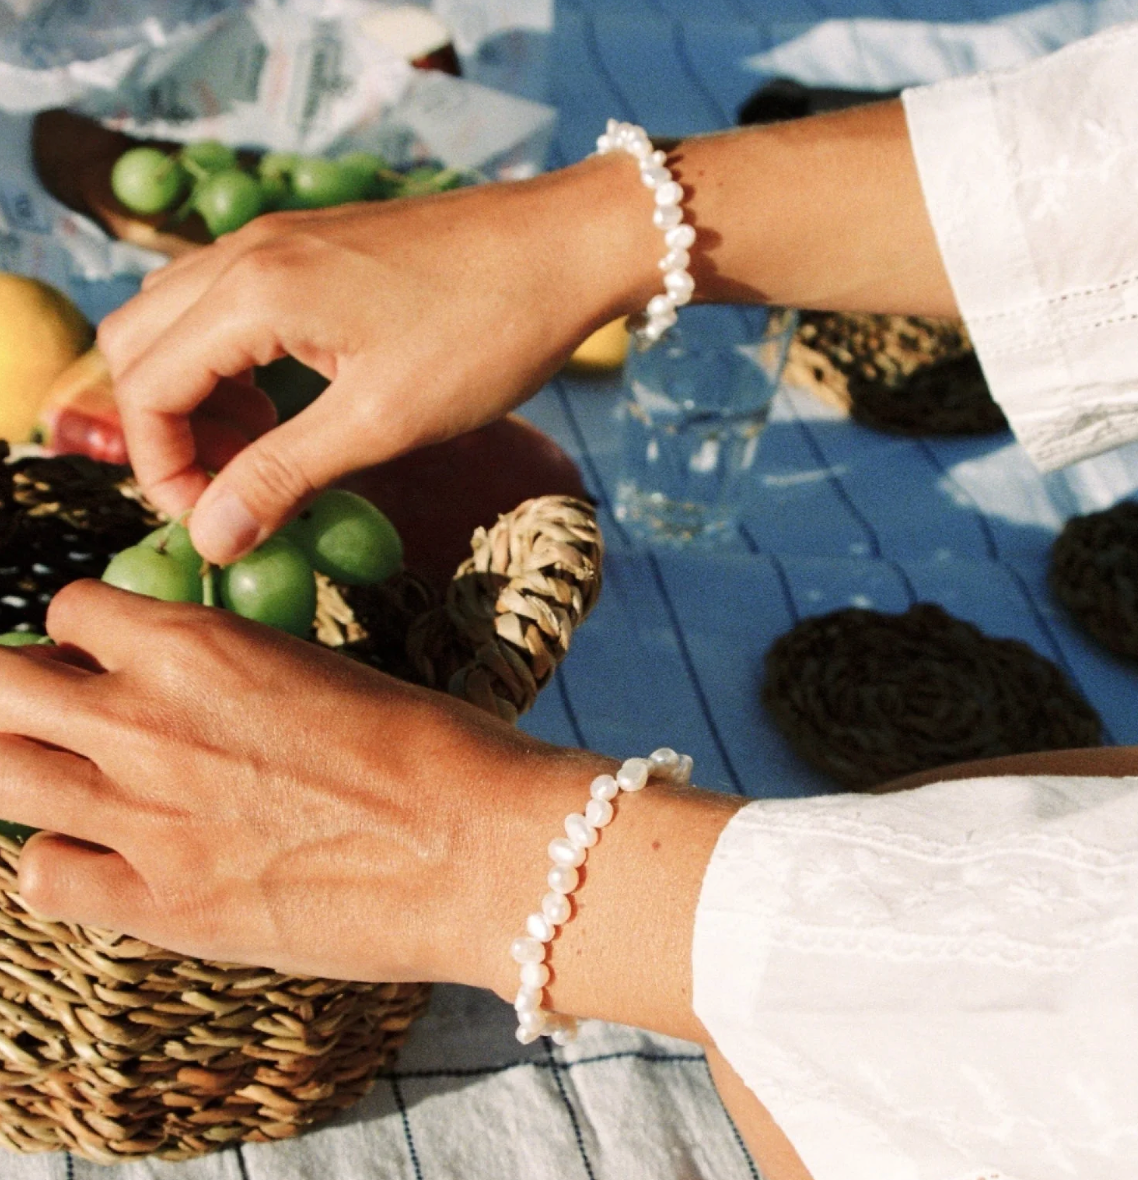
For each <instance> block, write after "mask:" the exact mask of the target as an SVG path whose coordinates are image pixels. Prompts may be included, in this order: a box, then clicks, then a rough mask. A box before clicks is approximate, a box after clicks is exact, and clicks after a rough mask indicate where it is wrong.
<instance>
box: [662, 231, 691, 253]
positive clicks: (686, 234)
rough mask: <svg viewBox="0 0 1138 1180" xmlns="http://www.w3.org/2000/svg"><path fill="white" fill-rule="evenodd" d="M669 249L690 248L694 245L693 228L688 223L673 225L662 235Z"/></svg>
mask: <svg viewBox="0 0 1138 1180" xmlns="http://www.w3.org/2000/svg"><path fill="white" fill-rule="evenodd" d="M664 245H665V246H667V247H668V249H669V250H690V249H691V248H692V246H694V245H695V230H694V229H693V228H692V227H691V226H690V225H674V226H672V228H671V229H670V230H668V232H667V233H666V234H665V235H664Z"/></svg>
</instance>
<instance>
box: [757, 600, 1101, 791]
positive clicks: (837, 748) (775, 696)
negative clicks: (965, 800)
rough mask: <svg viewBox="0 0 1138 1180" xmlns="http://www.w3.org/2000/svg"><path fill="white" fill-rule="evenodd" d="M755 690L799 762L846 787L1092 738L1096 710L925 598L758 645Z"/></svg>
mask: <svg viewBox="0 0 1138 1180" xmlns="http://www.w3.org/2000/svg"><path fill="white" fill-rule="evenodd" d="M762 699H763V703H764V704H765V705H766V707H767V709H768V710H769V711H770V714H771V716H772V717H773V718H774V721H775V723H776V724H777V725H778V727H779V729H781V730H782V732H783V733H784V734H785V735H786V737H787V738H788V739H789V741H790V743H791V745H792V746H793V747H794V749H795V750H797V752H798V753H799V754H800V755H801V756H802V757H803V758H805V759H806V761H807V762H809V763H811V764H812V765H813V766H816V767H818V769H820V770H822V771H824V772H825V773H826V774H829V775H831V776H832V777H833V778H835V779H837V781H838V782H839V783H841V784H843V785H844V786H846V787H849V788H852V789H855V790H866V789H869V788H872V787H875V786H879V785H880V784H881V783H884V782H888V781H889V780H890V779H893V778H898V777H900V776H901V775H905V774H912V773H914V772H916V771H918V770H933V769H935V768H937V767H938V766H947V765H950V764H951V763H954V762H966V761H969V760H971V759H975V758H994V757H997V756H999V755H1001V754H1026V753H1030V752H1032V751H1034V750H1061V749H1071V748H1075V747H1085V746H1098V745H1101V744H1102V724H1101V722H1100V721H1099V718H1098V715H1097V714H1096V713H1095V711H1094V709H1092V708H1091V706H1090V705H1088V704H1087V702H1086V701H1085V700H1083V698H1082V697H1081V696H1080V695H1079V693H1078V692H1077V691H1076V690H1075V689H1074V688H1073V687H1072V685H1071V684H1070V683H1069V682H1068V680H1067V678H1066V677H1065V676H1064V675H1063V673H1062V672H1061V671H1060V670H1059V669H1058V668H1057V667H1055V665H1054V664H1052V663H1051V662H1050V661H1049V660H1046V659H1044V658H1043V656H1041V655H1038V654H1037V653H1036V652H1035V651H1034V650H1032V649H1031V648H1030V647H1028V646H1027V644H1025V643H1020V642H1019V641H1018V640H1014V639H993V638H991V637H989V636H987V635H985V634H984V633H983V632H982V631H980V630H979V629H977V628H976V627H974V626H972V624H971V623H966V622H964V621H962V620H960V619H955V618H953V617H952V616H951V615H950V614H948V613H947V612H946V611H944V610H942V609H941V608H940V607H939V606H934V605H932V604H929V603H919V604H918V605H916V606H914V607H911V608H910V609H909V610H908V611H906V612H905V613H904V614H901V615H886V614H881V613H879V612H877V611H869V610H861V609H858V608H852V607H851V608H848V609H846V610H839V611H835V612H833V613H832V614H828V615H822V616H819V617H817V618H812V619H807V620H805V621H804V622H802V623H799V624H798V626H797V627H795V628H794V629H793V630H791V631H789V632H787V634H786V635H783V636H782V637H781V638H780V639H778V640H776V641H775V643H774V645H773V646H772V647H771V649H770V651H769V652H768V654H767V659H766V677H765V681H764V684H763V688H762Z"/></svg>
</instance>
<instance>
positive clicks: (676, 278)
mask: <svg viewBox="0 0 1138 1180" xmlns="http://www.w3.org/2000/svg"><path fill="white" fill-rule="evenodd" d="M618 151H619V152H628V154H629V155H630V156H632V157H633V159H634V160H636V162H637V164H638V165H639V167H640V179H641V180H642V181H643V182H644V183H645V184H646V185H647V186H648V187H649V188H650V189H652V190H653V192H654V193H655V197H656V208H655V210H654V212H653V214H652V221H653V223H654V224H655V225H656V226H658V227H659V228H660V229H662V230H663V231H664V245H665V246H666V247H667V253H666V254H665V255H664V257H663V258H661V259H660V262H659V264H658V265H659V267H660V269H661V270H662V271H663V272H664V293H663V294H662V295H653V296H652V298H651V299H650V300H649V301H648V306H647V307H646V308H645V309H644V311H643V312H642V313H641V314H640V315H639V316H638V317H636V321H635V322H633V321H632V320H630V321H629V328H630V331H631V335H632V342H633V344H635V345H636V347H637V348H638V349H640V351H641V352H643V351H644V350H645V349H647V348H651V347H652V345H653V344H655V343H656V341H657V340H659V339H660V337H661V336H663V335H664V333H665V332H666V331H667V330H668V329H669V328H670V327H671V326H672V325H673V324H674V323H675V322H676V308H677V307H682V306H683V305H684V304H685V303H690V302H691V297H692V293H693V292H694V291H695V280H694V279H693V278H692V277H691V275H690V274H689V272H688V266H689V264H690V263H691V255H690V254H689V253H688V251H689V250H690V249H691V247H692V246H693V245H695V230H694V229H693V228H692V227H691V226H690V225H687V224H685V222H684V213H683V209H682V208H681V207H680V202H681V201H682V200H683V199H684V190H683V188H682V187H681V186H680V184H679V182H678V181H677V180H675V179H673V177H672V173H671V171H670V170H669V169H668V168H667V167H665V161H666V160H667V158H668V157H667V155H666V154H665V153H664V152H662V151H656V150H653V148H652V141H651V140H650V139H649V138H648V133H647V132H646V131H645V130H644V128H643V127H637V126H636V125H635V124H633V123H618V122H617V121H616V120H615V119H610V120H609V121H608V126H607V127H606V128H605V133H604V135H602V136H601V137H600V138H599V139H598V140H597V155H599V156H605V155H608V154H609V153H610V152H618Z"/></svg>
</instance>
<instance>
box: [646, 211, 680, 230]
mask: <svg viewBox="0 0 1138 1180" xmlns="http://www.w3.org/2000/svg"><path fill="white" fill-rule="evenodd" d="M683 218H684V215H683V213H681V212H680V207H679V206H678V205H660V206H658V207H657V208H656V210H655V212H654V213H653V214H652V224H653V225H654V226H656V228H657V229H671V228H672V226H673V225H679V224H680V222H681V221H683Z"/></svg>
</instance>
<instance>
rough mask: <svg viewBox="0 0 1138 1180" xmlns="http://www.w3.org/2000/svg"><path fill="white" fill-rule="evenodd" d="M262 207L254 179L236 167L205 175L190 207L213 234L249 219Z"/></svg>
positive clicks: (260, 193) (220, 234) (262, 199)
mask: <svg viewBox="0 0 1138 1180" xmlns="http://www.w3.org/2000/svg"><path fill="white" fill-rule="evenodd" d="M264 207H265V198H264V194H263V193H262V192H261V186H260V184H259V183H258V181H257V180H255V179H254V178H253V177H252V176H250V175H249V174H248V173H247V172H242V171H240V169H237V168H227V169H226V170H225V171H224V172H215V173H213V175H211V176H208V177H206V179H205V180H204V181H202V183H201V185H200V186H199V188H198V190H197V192H196V193H195V194H194V208H195V209H196V210H197V211H198V212H199V213H200V214H201V215H202V218H203V220H204V221H205V223H206V226H207V228H208V229H209V232H210V233H211V234H213V236H214V237H215V238H220V237H221V236H222V234H228V233H232V232H233V231H234V230H237V229H240V228H241V227H242V226H243V225H245V224H246V223H247V222H250V221H252V220H253V218H254V217H256V216H257V215H258V214H259V213H260V212H261V211H262V210H263V209H264Z"/></svg>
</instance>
